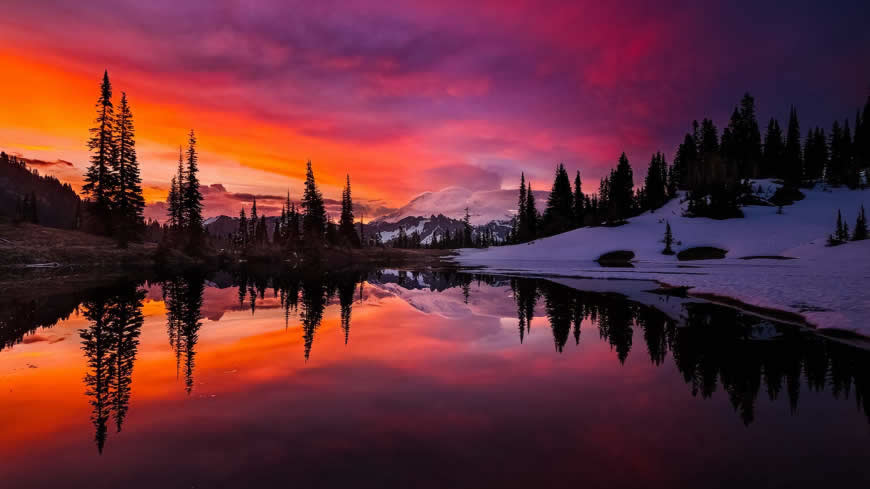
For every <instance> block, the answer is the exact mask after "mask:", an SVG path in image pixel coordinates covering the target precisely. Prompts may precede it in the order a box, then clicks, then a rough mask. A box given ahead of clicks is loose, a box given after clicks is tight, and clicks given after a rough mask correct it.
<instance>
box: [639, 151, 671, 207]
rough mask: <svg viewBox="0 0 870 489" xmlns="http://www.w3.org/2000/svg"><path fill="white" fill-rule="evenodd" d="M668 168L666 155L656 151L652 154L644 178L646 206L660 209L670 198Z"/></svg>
mask: <svg viewBox="0 0 870 489" xmlns="http://www.w3.org/2000/svg"><path fill="white" fill-rule="evenodd" d="M667 168H668V164H667V162H666V161H665V155H663V154H662V153H656V154H654V155H653V156H652V159H651V160H650V163H649V169H648V170H647V174H646V179H645V180H644V194H643V195H644V200H645V201H646V202H645V206H646V207H648V208H649V209H658V208H659V207H661V206H663V205H664V204H665V202H667V200H668V190H667V171H668V170H667Z"/></svg>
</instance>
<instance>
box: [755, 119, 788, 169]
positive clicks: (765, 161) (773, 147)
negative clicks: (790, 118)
mask: <svg viewBox="0 0 870 489" xmlns="http://www.w3.org/2000/svg"><path fill="white" fill-rule="evenodd" d="M784 157H785V141H784V140H783V138H782V129H780V127H779V122H778V121H777V120H776V119H774V118H773V117H771V118H770V122H769V123H768V124H767V132H766V133H765V135H764V153H763V157H762V165H761V171H760V172H759V173H760V175H759V176H760V177H762V178H769V177H772V176H774V175H777V176H780V175H782V174H783V173H784V171H785V170H784V163H783V161H784Z"/></svg>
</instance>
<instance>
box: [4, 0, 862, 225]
mask: <svg viewBox="0 0 870 489" xmlns="http://www.w3.org/2000/svg"><path fill="white" fill-rule="evenodd" d="M4 7H7V8H5V9H4V12H3V15H2V16H0V70H2V73H3V76H2V77H0V93H2V94H3V102H2V104H0V149H2V150H5V151H7V152H10V153H13V154H20V155H22V156H25V157H28V158H38V159H41V160H45V161H49V162H51V161H55V160H58V159H63V160H66V161H69V162H71V163H72V164H73V166H72V167H70V166H68V165H55V166H54V167H49V168H45V167H43V168H42V170H43V171H49V172H52V173H55V174H57V175H58V176H59V177H60V178H62V179H63V180H65V181H69V182H70V183H72V184H74V185H76V184H80V182H81V175H82V173H83V172H84V170H85V167H86V165H87V161H88V153H87V151H86V146H85V144H86V140H87V138H88V128H89V127H90V125H91V124H92V121H93V118H94V102H95V101H96V98H97V95H98V86H99V82H100V78H101V75H102V73H103V71H104V70H108V72H109V74H110V78H111V81H112V83H113V87H114V91H115V98H116V100H117V99H118V98H119V97H120V92H121V91H126V92H127V95H128V98H129V100H130V103H131V106H132V109H133V114H134V119H135V125H136V131H137V150H138V155H139V160H140V163H141V167H142V178H143V184H144V187H145V193H146V200H147V201H148V202H149V204H152V206H153V204H154V203H155V202H157V201H160V200H161V199H163V198H164V196H165V194H166V188H167V186H168V182H169V179H170V177H171V174H172V169H173V166H174V163H175V159H176V154H177V147H178V145H179V144H183V143H184V142H185V141H186V135H187V132H188V131H189V130H190V129H191V128H193V129H195V130H196V132H197V135H198V138H199V142H200V145H199V149H200V153H201V160H200V161H201V175H200V177H201V178H200V181H201V182H202V183H203V184H204V185H207V186H215V187H210V188H212V190H213V192H212V193H213V195H212V196H211V197H210V198H207V199H206V211H205V214H206V217H209V216H213V215H216V214H219V213H229V214H236V213H237V212H238V208H239V207H240V206H241V205H242V204H243V203H244V204H245V205H250V201H251V200H252V198H253V196H258V200H259V198H260V197H262V198H263V199H264V200H268V198H269V197H273V199H272V205H271V207H270V208H269V210H270V211H274V210H275V209H276V208H277V206H278V204H277V199H276V197H278V196H282V195H285V193H286V192H287V190H288V189H289V190H290V192H291V195H292V196H294V197H295V198H298V196H299V195H300V193H301V181H300V179H301V177H302V175H303V172H304V164H305V161H306V160H308V159H311V160H312V161H313V163H314V169H315V174H316V175H317V178H318V181H319V183H320V184H321V186H322V190H323V192H324V194H325V196H326V197H327V198H332V199H335V198H338V197H339V195H340V186H341V184H342V183H343V181H344V176H345V174H346V173H350V175H351V180H352V183H353V188H354V198H355V200H356V201H357V203H358V204H359V205H360V209H365V210H366V212H367V213H368V216H369V217H373V216H374V215H378V214H383V213H385V212H386V211H387V210H388V209H389V208H395V207H397V206H400V205H402V204H404V203H406V202H407V201H408V200H409V199H410V198H412V197H414V196H416V195H417V194H419V193H421V192H424V191H437V190H441V189H443V188H445V187H450V186H461V187H465V188H468V189H470V190H494V189H499V188H515V187H516V186H517V185H518V181H519V174H520V172H521V171H524V172H525V175H526V178H527V179H528V180H530V181H532V182H533V185H534V187H535V188H536V189H546V188H549V186H550V183H551V181H552V175H553V169H554V168H555V166H556V165H557V164H558V163H559V162H564V163H565V165H566V167H567V168H568V170H569V173H573V172H574V170H575V169H576V170H579V171H580V172H581V173H582V175H583V182H584V191H587V192H594V191H595V190H596V189H597V187H598V185H597V183H598V181H599V179H600V178H601V177H602V176H605V175H606V174H607V173H608V172H609V170H610V168H611V167H613V166H614V165H615V163H616V161H617V159H618V157H619V155H620V153H622V152H623V151H624V152H626V153H627V155H628V157H629V160H630V161H631V164H632V166H633V167H634V168H635V182H636V183H639V182H640V181H641V178H642V175H643V172H644V170H645V168H646V166H647V164H648V162H649V161H650V156H651V155H652V154H653V153H654V152H656V151H662V152H664V153H665V154H666V156H667V157H668V160H669V161H670V160H671V159H672V158H673V151H674V149H675V148H676V146H677V144H678V143H679V142H680V141H681V140H682V137H683V134H684V133H685V132H686V131H687V130H688V129H689V128H690V127H691V126H690V124H691V121H692V119H701V118H703V117H710V118H712V119H713V120H714V121H715V122H716V123H717V124H719V125H720V127H722V126H724V124H725V123H727V119H728V116H729V115H730V113H731V111H732V109H733V107H734V105H735V104H736V103H737V101H738V100H739V99H740V97H741V96H742V95H743V94H744V93H745V92H746V91H750V92H751V93H752V94H753V95H754V96H755V98H756V101H757V107H758V115H759V120H760V121H761V122H762V123H763V122H765V121H766V120H767V118H768V117H771V116H774V117H778V118H779V119H780V120H781V121H782V120H784V118H785V116H786V114H787V111H788V108H789V105H790V104H795V105H797V108H798V111H799V113H800V116H801V125H802V128H809V127H812V126H813V125H816V124H818V125H822V126H824V127H829V125H830V123H831V121H832V120H833V119H834V118H839V119H842V118H843V117H853V116H854V110H855V108H856V107H857V106H859V105H860V104H862V103H863V101H864V100H865V98H866V96H867V85H866V84H867V80H868V79H870V65H867V64H866V63H856V62H855V61H856V60H863V59H867V57H868V55H870V34H868V31H867V29H866V25H864V23H862V22H861V21H860V20H861V19H864V18H866V14H867V12H866V2H864V4H861V2H855V4H854V5H844V6H841V7H840V8H838V9H830V8H827V7H826V6H825V5H823V4H808V5H800V6H795V8H793V9H790V10H789V11H788V12H784V11H783V10H782V9H780V8H775V6H770V5H756V6H754V10H753V12H752V16H751V18H748V17H747V12H746V9H744V8H742V7H740V6H736V5H731V4H727V3H726V4H720V5H717V6H715V8H714V7H711V6H708V5H702V4H699V3H697V2H687V3H685V4H679V2H676V3H671V2H666V3H664V4H662V3H661V2H655V3H653V2H640V1H638V0H621V1H618V2H607V3H601V2H591V1H590V2H559V1H552V2H550V1H549V0H537V1H532V0H514V1H511V2H501V1H498V2H496V1H481V2H476V3H474V5H469V4H468V2H460V1H455V0H439V1H434V0H420V1H419V2H410V3H404V4H396V3H395V2H386V1H380V0H370V1H352V2H340V5H338V4H335V3H334V2H331V1H324V2H316V3H314V4H312V3H310V2H307V3H302V4H298V5H293V6H290V5H288V3H287V2H276V1H262V2H254V3H251V2H233V1H223V0H216V1H210V2H202V3H200V2H196V1H191V2H184V3H183V4H179V3H178V2H167V1H163V0H160V1H155V2H106V1H105V0H94V1H91V2H78V3H70V2H63V1H60V0H9V1H8V2H4ZM817 39H825V41H826V42H825V43H824V45H823V44H821V43H818V42H816V40H817ZM797 53H799V55H797ZM781 125H782V124H781ZM151 211H152V212H151V215H163V214H162V211H161V209H159V208H157V207H152V209H151ZM146 214H148V213H147V212H146Z"/></svg>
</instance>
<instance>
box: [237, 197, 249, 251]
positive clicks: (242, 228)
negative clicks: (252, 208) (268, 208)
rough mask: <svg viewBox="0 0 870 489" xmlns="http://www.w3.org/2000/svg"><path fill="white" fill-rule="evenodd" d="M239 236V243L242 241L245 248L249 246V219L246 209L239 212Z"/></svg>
mask: <svg viewBox="0 0 870 489" xmlns="http://www.w3.org/2000/svg"><path fill="white" fill-rule="evenodd" d="M238 235H239V241H240V243H241V245H242V246H243V247H244V246H247V244H248V241H250V239H249V238H248V218H247V216H245V208H244V207H242V210H241V211H239V232H238Z"/></svg>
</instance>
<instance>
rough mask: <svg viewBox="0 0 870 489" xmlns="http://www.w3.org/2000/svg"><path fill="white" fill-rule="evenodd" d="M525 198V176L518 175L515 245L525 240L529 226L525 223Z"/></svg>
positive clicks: (523, 173) (523, 174) (522, 174)
mask: <svg viewBox="0 0 870 489" xmlns="http://www.w3.org/2000/svg"><path fill="white" fill-rule="evenodd" d="M526 206H527V197H526V174H525V172H522V173H520V195H519V198H518V199H517V216H516V219H515V221H516V228H515V229H514V240H515V241H516V242H517V243H523V242H525V241H526V240H527V238H528V236H527V234H528V229H529V225H528V223H527V222H526V219H527V217H528V215H527V213H526Z"/></svg>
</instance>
